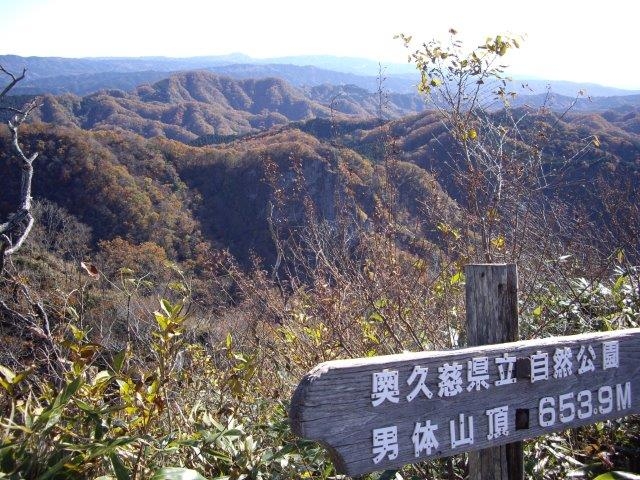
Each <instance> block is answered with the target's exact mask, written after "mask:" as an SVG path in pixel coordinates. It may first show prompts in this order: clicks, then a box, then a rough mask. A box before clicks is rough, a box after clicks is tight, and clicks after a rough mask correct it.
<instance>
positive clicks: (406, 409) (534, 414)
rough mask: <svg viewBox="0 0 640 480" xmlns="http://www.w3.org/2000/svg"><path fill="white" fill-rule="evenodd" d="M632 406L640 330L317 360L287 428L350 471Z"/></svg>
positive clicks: (501, 440) (639, 399)
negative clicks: (324, 449)
mask: <svg viewBox="0 0 640 480" xmlns="http://www.w3.org/2000/svg"><path fill="white" fill-rule="evenodd" d="M637 412H640V329H630V330H619V331H615V332H607V333H593V334H585V335H576V336H570V337H553V338H548V339H543V340H529V341H522V342H514V343H504V344H500V345H491V346H484V347H472V348H466V349H462V350H452V351H444V352H420V353H407V354H401V355H390V356H381V357H372V358H362V359H353V360H338V361H332V362H326V363H323V364H320V365H318V366H317V367H316V368H314V369H313V370H312V371H310V372H309V373H308V374H307V375H306V376H305V377H304V379H303V380H302V382H301V383H300V385H299V386H298V388H297V390H296V392H295V394H294V396H293V399H292V405H291V411H290V420H291V425H292V429H293V431H294V433H296V434H297V435H299V436H301V437H303V438H307V439H310V440H316V441H319V442H322V443H323V444H324V445H326V446H327V448H328V449H329V450H330V452H331V454H332V457H333V460H334V462H335V465H336V468H337V469H338V471H340V472H341V473H345V474H349V475H358V474H362V473H366V472H371V471H375V470H384V469H389V468H397V467H400V466H402V465H406V464H408V463H415V462H419V461H423V460H429V459H433V458H437V457H445V456H450V455H454V454H457V453H461V452H466V451H473V450H479V449H484V448H488V447H493V446H497V445H502V444H506V443H512V442H515V441H519V440H523V439H526V438H532V437H536V436H539V435H544V434H547V433H550V432H553V431H557V430H563V429H566V428H571V427H577V426H580V425H585V424H590V423H594V422H597V421H602V420H606V419H611V418H616V417H621V416H625V415H628V414H631V413H637Z"/></svg>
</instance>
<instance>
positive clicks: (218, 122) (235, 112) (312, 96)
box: [35, 71, 424, 142]
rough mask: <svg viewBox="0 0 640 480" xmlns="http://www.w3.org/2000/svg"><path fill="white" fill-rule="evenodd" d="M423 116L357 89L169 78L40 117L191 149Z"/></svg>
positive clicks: (65, 99)
mask: <svg viewBox="0 0 640 480" xmlns="http://www.w3.org/2000/svg"><path fill="white" fill-rule="evenodd" d="M381 101H382V102H384V104H385V107H387V108H386V109H385V115H388V116H391V117H398V116H401V115H404V114H407V113H411V112H415V111H419V110H421V109H423V108H424V104H423V103H422V102H420V101H419V100H418V98H417V97H416V96H412V95H403V94H393V95H391V96H390V97H389V98H385V99H378V98H376V95H375V94H372V93H369V92H367V91H366V90H363V89H360V88H358V87H354V86H351V87H349V86H347V87H330V86H325V87H315V88H313V89H310V90H308V91H307V92H304V91H302V90H300V89H298V88H296V87H293V86H292V85H290V84H288V83H286V82H285V81H283V80H279V79H276V78H265V79H258V80H256V79H246V80H234V79H232V78H230V77H225V76H220V75H216V74H213V73H209V72H205V71H198V72H187V73H180V74H175V75H172V76H170V77H169V78H166V79H164V80H161V81H159V82H156V83H154V84H153V85H142V86H139V87H138V88H136V89H135V90H134V91H133V92H131V93H126V92H123V91H120V90H107V91H100V92H97V93H94V94H92V95H88V96H86V97H77V96H74V95H70V94H67V95H61V96H53V95H45V96H44V98H43V106H42V108H41V109H40V110H39V111H38V112H37V113H36V117H35V118H37V119H39V120H42V121H44V122H52V123H57V124H60V125H67V126H78V127H81V128H84V129H92V128H122V129H124V130H129V131H133V132H136V133H138V134H140V135H143V136H146V137H152V136H156V135H161V136H166V137H167V138H171V139H176V140H181V141H185V142H187V141H192V140H194V139H196V138H198V137H202V136H228V135H242V134H246V133H249V132H256V131H259V130H264V129H268V128H270V127H272V126H274V125H285V124H287V123H288V122H292V121H303V120H308V119H311V118H329V117H335V118H342V117H344V116H358V117H364V118H366V117H373V116H376V115H377V113H378V110H380V106H379V105H380V102H381Z"/></svg>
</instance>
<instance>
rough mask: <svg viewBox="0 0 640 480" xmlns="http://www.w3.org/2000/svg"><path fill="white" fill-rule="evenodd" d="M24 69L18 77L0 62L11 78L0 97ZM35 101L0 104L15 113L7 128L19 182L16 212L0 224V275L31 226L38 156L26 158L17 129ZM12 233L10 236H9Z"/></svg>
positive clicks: (0, 96)
mask: <svg viewBox="0 0 640 480" xmlns="http://www.w3.org/2000/svg"><path fill="white" fill-rule="evenodd" d="M26 71H27V70H26V68H25V69H23V70H22V74H21V75H19V76H16V75H14V74H13V73H11V72H9V71H7V70H6V69H5V68H4V67H3V66H2V65H0V72H1V73H4V74H6V75H7V76H9V77H10V78H11V81H10V82H9V84H8V85H7V86H6V87H4V89H3V90H2V92H0V100H1V99H3V98H4V96H5V95H6V94H7V93H9V91H10V90H11V89H12V88H13V87H15V85H16V84H17V83H18V82H20V81H21V80H22V79H24V76H25V73H26ZM38 106H39V105H38V102H37V100H33V101H31V102H29V103H28V104H27V105H26V106H25V107H23V109H22V110H19V109H16V108H13V107H2V109H3V110H9V111H11V112H13V113H15V115H14V116H13V118H12V119H11V120H9V122H8V126H9V130H10V131H11V133H12V145H13V150H14V151H15V153H16V154H17V156H18V159H19V161H20V169H21V171H22V173H21V176H22V178H21V185H20V206H19V208H18V210H17V211H16V212H14V213H13V214H11V215H10V216H9V219H8V221H7V222H5V223H2V224H0V274H2V272H3V271H4V265H5V259H6V258H7V257H8V256H9V255H12V254H14V253H16V252H17V251H18V250H20V247H22V245H23V243H24V241H25V240H26V238H27V237H28V236H29V233H30V232H31V228H32V227H33V215H32V214H31V183H32V180H33V162H34V160H35V159H36V158H37V157H38V153H34V154H33V155H31V156H30V157H29V156H27V155H26V154H25V153H24V151H23V150H22V147H21V146H20V142H19V136H18V129H19V128H20V126H21V125H22V124H23V123H24V122H25V121H26V119H27V118H28V117H29V115H30V114H31V112H32V111H33V110H34V109H36V108H38ZM12 236H13V237H14V238H13V239H12Z"/></svg>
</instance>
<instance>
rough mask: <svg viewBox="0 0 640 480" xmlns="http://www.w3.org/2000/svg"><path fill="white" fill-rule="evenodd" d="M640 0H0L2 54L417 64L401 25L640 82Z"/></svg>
mask: <svg viewBox="0 0 640 480" xmlns="http://www.w3.org/2000/svg"><path fill="white" fill-rule="evenodd" d="M639 14H640V3H638V2H637V1H636V0H608V1H606V2H602V1H600V2H588V1H585V0H582V1H574V0H531V1H528V2H524V1H520V0H511V1H508V2H498V1H493V2H492V1H481V0H476V1H468V0H415V1H408V0H386V1H379V0H362V1H361V0H312V1H309V0H306V1H305V0H297V1H295V0H224V1H218V0H215V1H214V0H210V1H206V0H174V1H171V2H169V1H164V0H0V54H16V55H24V56H31V55H35V56H65V57H94V56H142V55H162V56H179V57H188V56H197V55H219V54H227V53H232V52H242V53H246V54H248V55H251V56H253V57H273V56H285V55H303V54H304V55H306V54H329V55H342V56H361V57H366V58H371V59H374V60H379V61H382V62H383V63H384V62H397V63H402V62H405V61H406V51H405V50H404V48H403V47H402V46H401V44H400V42H399V41H398V40H394V39H393V35H394V34H397V33H400V32H402V33H406V34H409V35H413V36H414V38H415V39H417V40H420V41H427V40H431V39H432V38H446V37H447V30H448V29H449V28H450V27H453V28H456V29H457V30H458V31H460V32H461V34H464V35H465V38H467V39H468V41H469V43H476V42H481V41H482V40H483V39H484V38H485V37H486V36H487V35H495V34H497V33H511V34H518V35H524V36H525V37H526V39H525V41H524V43H523V45H522V48H521V49H520V50H519V51H517V52H515V53H513V54H510V56H509V57H508V58H507V63H509V64H510V65H511V69H510V72H511V73H513V74H523V75H528V76H535V77H539V78H545V79H564V80H575V81H584V82H587V81H589V82H595V83H601V84H604V85H610V86H618V87H623V88H634V89H640V61H639V60H638V47H639V46H640V41H639V40H638V31H639V30H640V25H639V23H640V18H639V17H640V15H639Z"/></svg>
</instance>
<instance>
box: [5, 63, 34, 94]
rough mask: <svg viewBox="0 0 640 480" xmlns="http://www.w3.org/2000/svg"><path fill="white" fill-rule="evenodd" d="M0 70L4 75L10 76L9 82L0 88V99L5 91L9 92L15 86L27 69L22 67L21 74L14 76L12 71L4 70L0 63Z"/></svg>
mask: <svg viewBox="0 0 640 480" xmlns="http://www.w3.org/2000/svg"><path fill="white" fill-rule="evenodd" d="M0 72H2V73H4V74H5V75H8V76H10V77H11V82H9V84H8V85H7V86H6V87H4V89H3V90H2V92H0V99H1V98H2V97H4V96H5V95H6V94H7V93H9V91H10V90H11V89H12V88H13V87H15V86H16V84H17V83H18V82H19V81H21V80H22V79H23V78H24V76H25V74H26V73H27V69H26V68H23V69H22V74H21V75H19V76H17V77H16V76H15V75H14V74H13V73H11V72H9V71H8V70H6V69H5V68H4V67H3V66H2V65H0Z"/></svg>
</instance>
